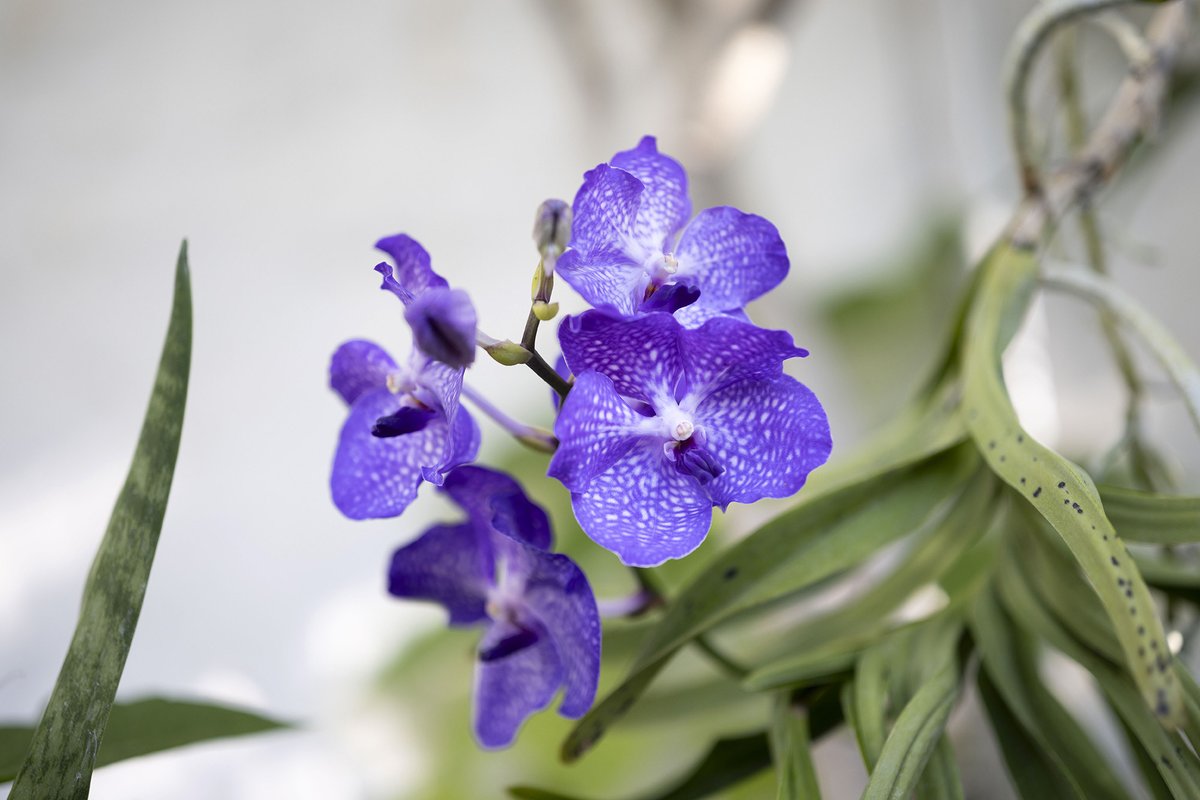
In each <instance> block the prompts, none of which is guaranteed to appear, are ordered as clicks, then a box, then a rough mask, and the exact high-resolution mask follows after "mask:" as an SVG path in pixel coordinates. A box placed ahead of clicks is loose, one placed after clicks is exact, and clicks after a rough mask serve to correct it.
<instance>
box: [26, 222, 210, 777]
mask: <svg viewBox="0 0 1200 800" xmlns="http://www.w3.org/2000/svg"><path fill="white" fill-rule="evenodd" d="M191 352H192V296H191V286H190V282H189V275H188V261H187V244H186V243H184V246H183V247H182V248H181V249H180V252H179V261H178V263H177V265H176V268H175V300H174V304H173V306H172V309H171V322H170V325H169V327H168V328H167V338H166V343H165V344H164V345H163V352H162V358H161V360H160V362H159V366H158V376H157V378H156V379H155V382H154V390H153V392H152V394H151V396H150V406H149V408H148V409H147V410H146V418H145V421H144V422H143V424H142V432H141V436H140V437H139V439H138V444H137V450H136V451H135V453H134V456H133V464H132V466H130V468H129V475H128V477H127V478H126V480H125V486H124V488H123V489H122V490H121V494H120V496H119V497H118V498H117V504H116V507H115V508H114V509H113V514H112V518H111V519H110V520H109V523H108V530H107V531H105V534H104V539H103V541H101V543H100V549H99V551H98V552H97V553H96V558H95V561H93V563H92V568H91V572H90V574H89V575H88V580H87V584H86V586H85V587H84V591H83V604H82V607H81V609H80V612H79V621H78V623H77V624H76V627H75V635H74V637H73V638H72V640H71V646H70V649H69V650H68V651H67V656H66V659H65V660H64V661H63V665H62V669H61V670H60V671H59V674H58V681H57V682H56V683H55V686H54V692H53V693H52V694H51V696H50V702H49V705H47V707H46V711H45V713H44V714H43V716H42V720H41V723H40V724H39V725H38V727H37V730H36V732H35V733H34V737H33V742H32V745H31V746H30V750H29V757H28V758H27V759H26V761H25V763H24V765H23V766H22V767H21V769H20V771H19V773H18V774H17V778H16V782H15V783H14V784H13V789H12V794H11V795H10V798H11V800H30V798H42V797H55V798H85V797H87V795H88V788H89V786H90V783H91V777H92V768H93V766H94V764H95V761H96V756H97V754H98V752H99V750H100V745H101V740H102V738H103V736H104V728H105V724H106V723H107V721H108V715H109V709H110V708H111V707H112V703H113V698H114V696H115V695H116V691H117V684H118V683H119V682H120V680H121V671H122V670H123V669H124V667H125V658H126V656H128V654H129V646H130V645H131V644H132V643H133V632H134V629H135V628H136V627H137V620H138V615H139V613H140V612H141V608H142V599H143V597H144V595H145V591H146V582H147V580H148V579H149V577H150V566H151V564H152V563H153V561H154V550H155V547H156V546H157V544H158V534H159V531H160V530H161V528H162V520H163V515H164V514H165V513H166V508H167V497H168V495H169V494H170V491H171V478H172V476H173V475H174V472H175V456H176V454H177V453H178V451H179V436H180V433H181V431H182V428H183V409H184V403H185V401H186V399H187V385H188V373H189V368H190V364H191Z"/></svg>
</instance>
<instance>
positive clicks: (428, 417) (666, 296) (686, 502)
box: [330, 136, 831, 747]
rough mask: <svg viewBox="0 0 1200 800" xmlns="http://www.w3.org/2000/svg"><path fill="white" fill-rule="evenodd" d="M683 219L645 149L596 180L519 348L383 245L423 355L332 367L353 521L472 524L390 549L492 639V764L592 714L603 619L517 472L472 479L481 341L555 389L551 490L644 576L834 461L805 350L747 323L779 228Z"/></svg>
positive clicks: (454, 292) (682, 177)
mask: <svg viewBox="0 0 1200 800" xmlns="http://www.w3.org/2000/svg"><path fill="white" fill-rule="evenodd" d="M689 217H691V201H690V200H689V198H688V192H687V176H686V173H685V172H684V170H683V168H682V166H680V164H679V163H678V162H677V161H675V160H674V159H672V158H670V157H668V156H666V155H663V154H662V153H659V152H658V149H657V146H656V143H655V140H654V138H653V137H649V136H647V137H645V138H643V139H642V141H641V142H640V143H639V144H638V146H637V147H635V148H633V149H632V150H627V151H623V152H620V153H617V154H616V155H615V156H614V157H613V158H612V160H611V161H609V162H608V163H605V164H600V165H599V166H597V167H596V168H595V169H592V170H590V171H589V172H587V173H586V175H585V176H584V181H583V185H582V187H581V188H580V189H579V191H578V193H577V194H576V196H575V200H574V203H573V204H572V205H571V206H570V207H568V206H567V205H566V204H565V203H563V202H562V201H553V200H552V201H547V202H546V203H543V204H542V206H541V207H540V209H539V211H538V215H537V218H536V221H535V229H534V238H535V241H536V242H537V244H538V248H539V251H540V253H541V256H542V258H541V263H540V264H539V266H538V270H537V273H536V276H535V286H534V297H533V301H534V302H533V307H532V309H531V313H530V318H529V323H528V324H527V326H526V335H525V336H524V337H523V338H522V341H521V343H520V344H518V343H515V342H511V341H501V340H497V339H493V338H491V337H488V336H486V335H485V334H482V333H481V332H480V331H478V330H477V326H476V315H475V310H474V308H473V307H472V305H471V301H470V299H469V297H468V296H467V293H466V292H464V291H462V290H460V289H452V288H450V286H449V284H448V283H447V281H446V280H445V279H444V278H442V277H441V276H440V275H438V274H437V273H436V272H434V271H433V269H432V266H431V262H430V258H429V255H428V253H427V252H426V251H425V250H424V248H422V247H421V245H420V244H418V243H417V242H416V240H414V239H412V238H411V237H409V236H406V235H403V234H401V235H397V236H391V237H388V238H385V239H382V240H380V242H379V243H378V244H377V247H378V248H379V249H380V250H382V251H384V252H385V253H387V255H388V256H390V257H391V260H392V263H391V264H388V263H382V264H379V265H378V266H377V267H376V268H375V269H376V270H377V271H378V272H379V273H380V274H381V275H382V276H383V286H382V288H383V289H385V290H387V291H389V292H391V293H392V294H394V295H396V297H397V298H398V299H399V300H400V301H401V302H402V303H403V304H404V317H405V319H406V321H407V322H408V323H409V325H410V327H411V328H412V332H413V341H414V346H413V350H412V353H411V354H410V355H409V357H408V358H407V359H404V360H403V361H397V360H395V359H393V358H392V357H391V356H389V355H388V353H387V352H386V351H384V350H383V348H381V347H379V346H378V345H375V344H373V343H371V342H367V341H363V340H353V341H349V342H347V343H345V344H343V345H342V346H341V347H339V348H338V350H337V351H336V352H335V353H334V355H333V359H332V363H331V365H330V385H331V386H332V388H333V389H334V390H335V391H336V392H337V393H338V394H339V395H341V397H342V399H343V400H344V401H345V402H346V403H347V405H348V406H349V408H350V412H349V416H348V417H347V418H346V421H345V423H344V425H343V426H342V431H341V436H340V439H339V442H338V447H337V452H336V455H335V458H334V464H333V473H332V477H331V489H332V493H333V500H334V503H335V505H336V506H337V507H338V509H339V510H340V511H341V512H342V513H343V514H345V515H346V516H348V517H350V518H352V519H374V518H383V517H394V516H397V515H399V514H401V513H402V512H403V511H404V510H405V509H406V508H407V507H408V506H409V504H410V503H412V502H413V500H415V499H416V496H417V492H418V488H419V487H420V485H421V483H423V482H429V483H432V484H434V485H435V486H437V487H439V488H440V490H441V491H442V492H444V493H446V494H447V495H448V496H449V497H450V498H451V499H452V500H453V501H454V503H456V504H457V505H458V506H460V507H461V508H462V509H463V511H464V512H465V514H466V520H465V521H464V522H461V523H457V524H440V525H435V526H434V527H432V528H430V529H429V530H427V531H425V533H424V534H422V535H421V536H420V537H419V538H418V539H417V540H415V541H413V542H412V543H410V544H408V545H406V546H404V547H401V548H400V549H399V550H397V551H396V552H395V554H394V555H393V558H392V563H391V569H390V572H389V582H388V590H389V591H390V592H391V594H393V595H395V596H397V597H407V598H418V599H425V600H433V601H435V602H438V603H440V604H441V605H443V606H444V607H445V608H446V610H447V611H448V612H449V617H450V618H449V621H450V624H451V625H474V624H484V625H485V626H486V631H485V633H484V636H483V639H482V641H481V642H480V645H479V648H478V655H477V666H476V671H477V672H476V695H475V714H474V732H475V736H476V738H477V740H478V741H479V742H480V744H481V745H483V746H485V747H502V746H505V745H508V744H510V743H511V742H512V741H513V739H514V738H515V736H516V733H517V730H518V728H519V727H520V725H521V723H522V722H523V721H524V720H525V719H526V718H527V717H528V716H529V715H531V714H532V713H534V712H536V711H538V710H540V709H543V708H545V707H546V706H547V705H549V704H550V702H551V701H552V699H553V697H554V695H555V694H556V693H557V691H558V689H559V688H560V687H562V688H563V689H564V695H563V700H562V704H561V706H560V709H559V711H560V713H561V714H563V715H564V716H567V717H570V718H577V717H580V716H582V715H583V714H584V713H585V712H586V711H587V710H588V708H589V707H590V706H591V704H592V702H593V701H594V698H595V694H596V686H597V682H598V677H599V669H600V657H599V656H600V621H599V614H598V612H597V605H596V601H595V598H594V596H593V593H592V590H591V588H590V586H589V584H588V581H587V578H586V577H585V576H584V574H583V572H582V571H581V570H580V569H579V567H578V566H577V565H576V564H575V563H574V562H572V561H571V560H570V559H569V558H567V557H566V556H564V555H561V554H555V553H552V552H551V546H552V538H553V537H552V533H551V530H550V524H549V521H548V518H547V516H546V514H545V512H544V511H543V510H542V509H541V508H540V507H538V506H537V505H536V504H534V503H533V502H532V501H530V500H529V499H528V497H527V496H526V495H525V493H524V491H523V490H522V489H521V487H520V486H519V485H518V484H517V482H516V481H515V480H514V479H513V478H511V477H510V476H507V475H505V474H503V473H500V472H497V471H494V470H491V469H487V468H484V467H481V466H476V465H473V464H472V462H473V461H474V460H475V458H476V456H477V455H478V450H479V444H480V433H479V428H478V426H477V425H476V423H475V421H474V420H473V419H472V417H471V415H470V413H469V412H468V411H467V410H466V409H465V408H463V407H462V406H461V403H460V397H461V396H463V395H464V394H467V396H469V397H470V396H471V395H470V394H469V393H468V390H466V389H465V388H464V386H463V373H464V370H465V369H466V368H468V367H469V366H470V365H471V364H472V362H473V361H474V355H475V348H476V346H477V344H478V345H479V346H482V347H483V348H484V349H485V350H486V351H487V352H488V353H489V354H491V355H492V356H493V357H494V358H495V359H496V360H497V361H500V362H501V363H506V364H521V363H525V364H528V365H529V366H530V367H532V368H533V369H534V372H535V373H537V374H538V375H539V376H540V377H542V378H543V379H545V380H546V382H547V383H549V384H550V385H551V386H552V388H554V389H555V392H556V394H555V399H556V408H557V412H558V415H557V419H556V421H555V424H554V436H553V437H550V436H549V435H545V436H543V437H542V438H541V439H540V442H541V444H542V445H543V446H542V449H545V450H552V451H553V456H552V458H551V459H550V463H549V468H548V474H549V475H550V476H551V477H554V478H556V479H558V480H559V481H560V482H561V483H562V484H563V486H565V487H566V488H567V489H568V490H569V491H570V493H571V502H572V507H573V509H574V513H575V517H576V519H577V520H578V522H579V525H580V527H581V529H582V530H583V531H584V532H585V533H586V534H587V535H588V536H589V537H590V538H591V539H592V540H593V541H595V542H596V543H597V544H599V545H601V546H602V547H604V548H606V549H608V550H610V551H612V552H613V553H615V554H616V556H617V557H618V558H619V559H620V560H621V561H622V562H623V563H625V564H627V565H629V566H632V567H652V566H656V565H659V564H662V563H663V562H665V561H667V560H669V559H676V558H682V557H683V556H686V555H687V554H688V553H690V552H692V551H693V550H695V549H696V548H697V547H698V546H699V545H700V543H701V542H702V541H703V540H704V538H705V536H706V535H707V533H708V530H709V528H710V526H711V523H712V509H713V508H714V507H720V508H721V509H722V510H725V509H726V508H727V507H728V505H729V504H730V503H734V502H738V503H752V502H754V501H756V500H759V499H761V498H765V497H777V498H778V497H789V496H791V495H792V494H794V493H795V492H797V491H798V490H799V489H800V488H801V487H802V486H803V485H804V483H805V480H806V478H807V476H808V474H809V473H810V472H811V471H812V470H813V469H816V468H817V467H819V466H820V465H821V464H823V463H824V462H825V461H826V459H827V458H828V456H829V453H830V448H831V439H830V433H829V424H828V421H827V419H826V417H825V412H824V410H823V409H822V407H821V404H820V402H818V400H817V398H816V397H815V396H814V395H813V393H812V392H811V391H810V390H809V389H808V388H806V387H805V386H804V385H803V384H802V383H800V382H799V381H797V380H796V379H794V378H792V377H790V376H789V375H786V374H785V373H784V371H783V364H784V362H785V361H787V360H789V359H792V358H797V357H803V356H807V355H808V353H807V351H805V350H803V349H801V348H798V347H796V346H795V344H794V343H793V341H792V337H791V336H790V335H789V334H788V333H786V332H784V331H770V330H764V329H762V328H758V327H756V326H755V325H754V324H753V323H752V322H751V321H750V320H749V317H748V316H747V315H746V312H745V308H744V307H745V305H746V304H747V303H748V302H750V301H751V300H753V299H755V298H757V297H759V296H761V295H762V294H764V293H765V292H767V291H769V290H770V289H772V288H774V287H775V286H777V285H778V284H779V283H780V282H781V281H782V280H783V278H784V277H785V276H786V274H787V271H788V257H787V250H786V248H785V247H784V244H783V241H782V239H781V238H780V236H779V233H778V231H777V230H776V228H775V226H774V225H772V224H771V223H770V222H768V221H767V220H765V219H763V218H762V217H759V216H756V215H753V214H746V213H743V212H741V211H739V210H737V209H734V208H730V207H718V208H710V209H706V210H705V211H702V212H700V213H699V214H697V215H696V216H695V217H694V218H692V219H691V220H690V221H689ZM556 274H557V275H560V276H561V277H562V278H563V279H564V280H565V281H566V282H567V283H568V284H570V285H571V286H572V287H573V288H574V289H576V290H577V291H578V292H579V294H580V295H581V296H582V297H583V298H584V299H585V300H586V301H588V302H589V303H590V304H591V305H592V306H593V308H592V309H590V310H588V311H586V312H584V313H582V314H579V315H577V316H570V317H567V318H566V319H565V320H564V321H563V323H562V324H561V326H560V328H559V332H558V333H559V341H560V344H561V347H562V355H563V359H561V360H560V362H559V365H558V369H557V370H556V369H554V368H551V367H549V365H548V364H547V363H546V362H545V360H544V359H543V358H542V356H541V355H540V354H539V353H538V352H537V350H536V344H535V340H536V333H537V325H538V324H539V322H544V321H547V320H549V319H552V318H553V316H554V314H555V312H556V310H557V306H556V304H553V303H551V301H550V294H551V292H552V289H553V283H554V277H555V275H556ZM477 405H478V406H479V407H480V408H481V409H482V410H483V411H484V412H485V413H490V414H493V415H494V416H497V417H498V419H499V420H500V421H501V422H502V424H504V425H505V427H509V428H510V429H512V428H513V425H511V424H509V423H511V420H508V419H507V417H506V416H505V415H503V414H501V413H499V412H496V410H495V409H493V408H492V407H491V405H490V404H489V403H488V402H487V401H486V400H483V399H482V398H480V402H478V403H477ZM514 432H517V433H518V436H519V438H522V440H523V441H528V439H529V437H528V436H527V435H525V434H523V433H520V432H519V431H514Z"/></svg>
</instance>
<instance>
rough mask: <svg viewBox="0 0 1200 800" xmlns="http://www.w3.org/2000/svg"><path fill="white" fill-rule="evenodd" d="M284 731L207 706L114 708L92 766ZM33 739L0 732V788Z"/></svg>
mask: <svg viewBox="0 0 1200 800" xmlns="http://www.w3.org/2000/svg"><path fill="white" fill-rule="evenodd" d="M287 727H289V726H288V725H287V724H286V723H283V722H278V721H276V720H273V719H268V718H267V717H263V716H259V715H258V714H252V713H250V712H248V711H243V710H240V709H236V708H229V707H226V706H219V705H211V704H208V703H192V702H187V701H183V700H167V699H164V698H148V699H145V700H138V701H135V702H132V703H116V704H114V705H113V707H112V709H111V710H110V712H109V715H108V725H107V727H106V728H105V729H104V739H103V741H102V742H101V744H100V752H99V753H98V754H97V755H96V763H95V765H94V766H96V767H103V766H105V765H106V764H115V763H116V762H118V761H124V760H125V759H128V758H136V757H137V756H144V755H149V754H150V753H158V752H161V751H163V750H170V749H172V748H175V747H183V746H184V745H189V744H196V743H198V742H206V741H210V740H213V739H224V738H228V737H232V736H245V735H247V734H251V733H262V732H264V731H271V730H279V729H283V728H287ZM33 734H34V729H33V728H28V727H0V783H4V782H5V781H11V780H12V779H13V778H14V777H15V776H16V774H17V770H18V769H19V768H20V766H21V761H22V760H23V759H24V758H25V754H26V753H27V752H29V745H30V742H32V741H33Z"/></svg>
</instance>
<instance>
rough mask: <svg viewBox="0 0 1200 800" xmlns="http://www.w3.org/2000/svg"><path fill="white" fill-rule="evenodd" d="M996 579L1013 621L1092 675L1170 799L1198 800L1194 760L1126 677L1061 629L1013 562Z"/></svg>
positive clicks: (1199, 773)
mask: <svg viewBox="0 0 1200 800" xmlns="http://www.w3.org/2000/svg"><path fill="white" fill-rule="evenodd" d="M997 576H998V588H999V590H1000V597H1001V599H1002V600H1003V602H1004V605H1005V607H1006V608H1007V609H1008V611H1009V614H1010V616H1011V618H1012V619H1013V620H1014V622H1016V623H1017V624H1019V625H1021V626H1022V627H1024V628H1026V629H1027V630H1029V631H1030V632H1032V633H1034V634H1036V635H1037V636H1038V637H1040V638H1041V639H1044V640H1045V641H1046V642H1047V643H1048V644H1049V645H1050V646H1052V647H1053V648H1054V649H1056V650H1058V651H1059V652H1061V653H1063V654H1064V655H1066V656H1067V657H1068V658H1070V659H1072V660H1074V661H1076V662H1077V663H1079V664H1080V665H1081V666H1082V667H1083V668H1084V669H1086V670H1087V671H1088V672H1090V673H1092V676H1093V677H1095V679H1096V682H1097V683H1098V684H1099V685H1100V689H1101V691H1103V692H1104V695H1105V697H1107V698H1108V700H1109V702H1110V703H1111V704H1112V707H1113V709H1114V710H1115V711H1116V712H1117V714H1118V715H1119V716H1120V717H1121V719H1122V720H1123V721H1124V722H1125V724H1126V725H1128V726H1129V728H1130V730H1131V731H1132V732H1133V733H1134V735H1135V737H1136V739H1137V741H1138V742H1139V743H1140V744H1141V746H1142V747H1143V748H1145V750H1146V752H1147V753H1148V754H1149V756H1150V759H1151V761H1152V762H1153V763H1154V765H1155V767H1156V768H1157V769H1158V772H1159V775H1161V776H1162V778H1163V780H1164V781H1165V782H1166V783H1167V785H1168V787H1170V790H1171V793H1172V795H1174V797H1176V798H1177V799H1180V800H1182V799H1187V800H1200V762H1197V759H1196V755H1195V754H1194V753H1192V751H1191V750H1190V749H1188V745H1187V743H1186V742H1184V741H1183V738H1182V737H1181V736H1180V735H1179V734H1178V733H1173V732H1171V731H1168V730H1167V729H1165V728H1164V727H1163V726H1162V725H1161V724H1158V722H1156V719H1157V718H1156V716H1155V715H1154V714H1153V713H1152V712H1151V711H1150V709H1149V708H1147V706H1146V704H1145V703H1144V702H1143V701H1142V699H1141V697H1140V692H1139V691H1138V690H1137V689H1136V688H1135V685H1134V684H1133V682H1132V681H1131V680H1130V678H1129V676H1128V675H1127V674H1126V673H1124V672H1118V671H1117V670H1115V669H1114V668H1113V667H1112V666H1110V665H1109V663H1108V662H1107V661H1105V660H1104V659H1103V658H1100V657H1098V656H1097V655H1096V654H1095V653H1094V652H1093V651H1091V650H1089V649H1088V648H1087V647H1085V646H1083V645H1082V644H1080V643H1079V642H1078V641H1077V640H1076V639H1075V638H1074V637H1073V636H1072V635H1071V634H1070V633H1069V632H1068V631H1066V630H1065V629H1063V627H1062V626H1061V625H1060V624H1059V623H1058V621H1057V620H1055V619H1054V617H1053V615H1051V614H1050V613H1049V611H1047V610H1046V608H1045V607H1044V606H1043V605H1042V604H1041V603H1040V602H1039V600H1038V596H1037V592H1036V591H1035V590H1034V588H1033V587H1032V586H1030V585H1029V583H1028V582H1027V580H1026V579H1025V576H1024V575H1022V573H1021V570H1020V569H1019V568H1018V567H1017V565H1016V561H1015V559H1013V558H1011V557H1010V558H1008V559H1006V560H1005V561H1004V562H1003V563H1002V564H1001V566H1000V568H999V570H998V573H997ZM1182 705H1183V704H1182V703H1181V706H1182Z"/></svg>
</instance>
